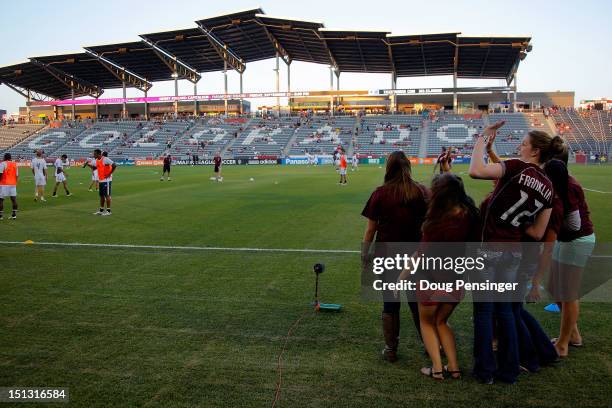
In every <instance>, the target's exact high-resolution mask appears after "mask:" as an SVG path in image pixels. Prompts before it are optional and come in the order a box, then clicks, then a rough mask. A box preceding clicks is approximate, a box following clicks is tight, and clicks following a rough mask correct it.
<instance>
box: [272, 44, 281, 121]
mask: <svg viewBox="0 0 612 408" xmlns="http://www.w3.org/2000/svg"><path fill="white" fill-rule="evenodd" d="M279 64H280V55H279V54H278V52H277V53H276V69H275V70H274V71H276V92H277V93H278V92H280V65H279ZM280 111H281V109H280V97H279V96H277V97H276V114H277V115H278V117H279V118H280V114H281V112H280Z"/></svg>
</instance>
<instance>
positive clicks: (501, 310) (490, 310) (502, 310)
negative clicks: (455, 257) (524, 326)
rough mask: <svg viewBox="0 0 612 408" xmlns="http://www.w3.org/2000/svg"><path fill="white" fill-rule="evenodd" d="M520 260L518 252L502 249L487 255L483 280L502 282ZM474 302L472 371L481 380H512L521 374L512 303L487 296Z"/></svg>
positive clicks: (510, 274)
mask: <svg viewBox="0 0 612 408" xmlns="http://www.w3.org/2000/svg"><path fill="white" fill-rule="evenodd" d="M520 261H521V257H520V254H513V253H511V252H503V253H500V254H497V255H496V256H494V257H489V262H488V264H487V270H486V271H483V275H484V277H485V278H486V279H490V280H491V281H494V282H495V281H496V282H501V281H504V280H508V279H512V277H513V276H515V275H516V272H517V270H518V267H519V263H520ZM483 300H484V301H475V302H474V368H473V374H474V376H475V377H477V378H478V379H480V380H482V381H489V380H492V379H493V378H497V379H499V380H501V381H503V382H507V383H514V382H516V379H517V377H518V375H519V373H520V367H519V342H518V333H517V326H516V319H515V316H514V313H513V304H512V302H508V301H494V300H495V299H492V298H491V297H486V298H485V299H483ZM494 322H495V323H496V324H497V337H498V349H497V360H496V358H495V354H494V352H493V344H492V342H493V324H494Z"/></svg>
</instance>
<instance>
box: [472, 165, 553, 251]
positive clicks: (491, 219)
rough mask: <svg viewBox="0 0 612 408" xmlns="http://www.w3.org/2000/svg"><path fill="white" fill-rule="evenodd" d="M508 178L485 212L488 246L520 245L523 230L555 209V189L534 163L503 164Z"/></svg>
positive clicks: (498, 188)
mask: <svg viewBox="0 0 612 408" xmlns="http://www.w3.org/2000/svg"><path fill="white" fill-rule="evenodd" d="M501 164H502V166H503V167H504V175H503V176H502V178H501V179H500V180H499V182H498V183H497V185H496V186H495V190H493V193H492V194H491V197H490V198H489V200H488V203H487V204H486V207H484V208H483V210H484V211H483V212H482V213H481V217H482V240H483V241H484V242H520V241H521V237H522V232H521V227H522V226H523V224H524V223H525V222H526V221H528V220H532V219H533V217H534V216H536V215H537V214H538V213H539V212H540V211H542V210H543V209H545V208H551V207H552V199H553V194H554V191H553V187H552V183H551V182H550V180H549V179H548V177H546V174H545V173H544V172H543V171H542V169H540V167H538V166H536V165H535V164H532V163H527V162H524V161H522V160H519V159H510V160H506V161H504V162H502V163H501Z"/></svg>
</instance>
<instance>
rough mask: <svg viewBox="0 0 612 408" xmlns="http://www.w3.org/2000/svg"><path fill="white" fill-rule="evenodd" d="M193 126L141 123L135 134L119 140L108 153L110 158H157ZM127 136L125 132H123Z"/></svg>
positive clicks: (181, 123)
mask: <svg viewBox="0 0 612 408" xmlns="http://www.w3.org/2000/svg"><path fill="white" fill-rule="evenodd" d="M193 126H194V123H193V122H187V121H177V122H141V123H140V124H138V125H137V130H136V132H134V133H132V135H131V136H129V135H128V138H127V140H121V141H120V142H119V144H116V145H115V147H114V149H112V150H111V151H110V153H109V155H110V157H113V158H116V159H119V158H130V159H148V158H149V159H152V158H157V157H159V156H160V155H161V154H162V153H164V152H165V151H166V150H167V149H168V145H170V146H172V144H173V143H174V142H175V141H176V140H177V139H178V138H180V137H181V136H182V135H184V134H186V133H187V132H188V131H189V129H190V128H192V127H193ZM124 134H127V131H125V132H124Z"/></svg>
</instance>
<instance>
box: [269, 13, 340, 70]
mask: <svg viewBox="0 0 612 408" xmlns="http://www.w3.org/2000/svg"><path fill="white" fill-rule="evenodd" d="M257 19H258V20H259V21H260V23H261V25H262V26H263V27H265V29H266V30H267V31H268V32H269V33H270V36H271V37H272V39H273V41H274V40H276V41H277V42H278V43H279V45H280V47H282V48H283V49H284V50H285V52H286V53H287V54H288V56H289V58H290V59H291V60H296V61H303V62H313V63H315V64H326V65H331V64H332V59H331V55H330V53H329V50H328V48H327V47H326V45H325V42H324V41H323V39H322V38H321V36H320V35H319V29H321V28H323V27H324V25H323V23H319V22H314V21H301V20H292V19H287V18H281V17H272V16H266V15H265V14H258V15H257Z"/></svg>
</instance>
